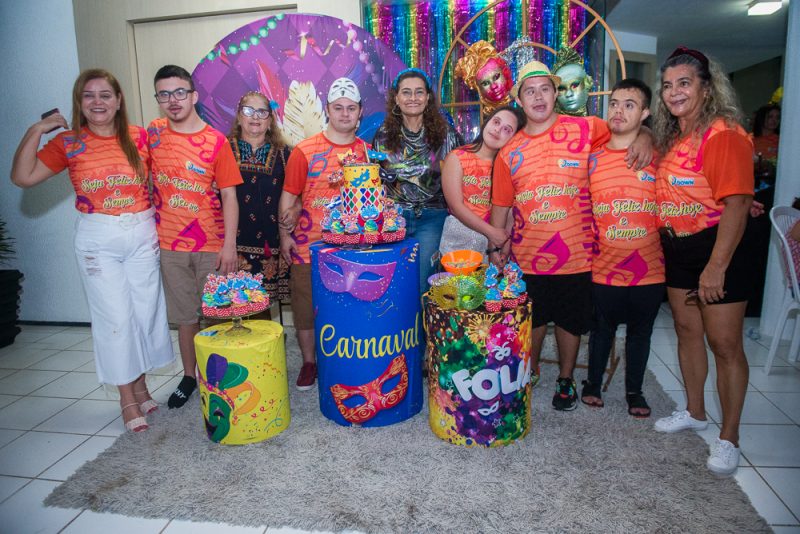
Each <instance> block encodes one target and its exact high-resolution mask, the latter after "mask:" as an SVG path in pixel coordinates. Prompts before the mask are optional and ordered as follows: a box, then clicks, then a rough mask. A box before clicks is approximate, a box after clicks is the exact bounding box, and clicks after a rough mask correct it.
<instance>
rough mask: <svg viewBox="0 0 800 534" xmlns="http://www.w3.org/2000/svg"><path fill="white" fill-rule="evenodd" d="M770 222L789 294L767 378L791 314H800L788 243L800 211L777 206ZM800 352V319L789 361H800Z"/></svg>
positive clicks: (771, 348) (799, 290) (775, 335)
mask: <svg viewBox="0 0 800 534" xmlns="http://www.w3.org/2000/svg"><path fill="white" fill-rule="evenodd" d="M769 219H770V221H772V227H773V228H774V229H775V234H774V237H775V238H777V241H776V243H777V244H778V248H779V253H780V256H781V268H782V269H783V279H784V288H785V291H784V295H783V303H782V304H781V311H780V314H779V315H778V320H777V322H776V323H775V331H774V332H773V333H772V344H770V346H769V354H768V355H767V363H766V364H765V365H764V374H767V375H768V374H769V372H770V369H771V368H772V361H773V360H774V359H775V353H776V352H777V351H778V344H779V343H780V341H781V336H782V335H783V330H784V328H785V327H786V321H788V320H789V314H790V313H792V312H793V311H796V310H797V311H800V288H798V285H797V268H796V267H795V264H794V260H793V259H792V249H791V248H790V247H789V241H788V239H791V238H790V237H788V236H789V231H790V230H791V229H792V227H793V226H794V225H795V223H797V221H799V220H800V210H796V209H794V208H792V207H789V206H775V207H774V208H772V211H770V212H769ZM798 348H800V316H799V317H797V319H796V320H795V324H794V333H793V335H792V343H791V346H790V347H789V354H788V356H787V359H791V360H792V361H797V350H798Z"/></svg>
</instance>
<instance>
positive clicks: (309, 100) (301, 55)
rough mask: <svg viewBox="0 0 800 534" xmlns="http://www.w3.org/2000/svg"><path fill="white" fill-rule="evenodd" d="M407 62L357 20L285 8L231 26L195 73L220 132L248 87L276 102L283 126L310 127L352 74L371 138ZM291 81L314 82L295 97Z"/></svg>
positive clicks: (202, 105)
mask: <svg viewBox="0 0 800 534" xmlns="http://www.w3.org/2000/svg"><path fill="white" fill-rule="evenodd" d="M404 68H405V65H404V64H403V62H402V61H401V60H400V58H399V57H398V56H397V55H396V54H395V53H394V52H393V51H392V50H391V49H390V48H389V47H388V46H387V45H385V44H384V43H382V42H380V41H379V40H378V39H376V38H375V37H373V36H372V35H371V34H370V33H368V32H367V31H366V30H364V29H362V28H360V27H358V26H356V25H354V24H350V23H347V22H344V21H342V20H341V19H337V18H334V17H328V16H322V15H299V14H287V15H275V16H272V17H267V18H263V19H260V20H256V21H254V22H252V23H250V24H248V25H246V26H242V27H241V28H239V29H237V30H236V31H234V32H232V33H230V34H229V35H228V36H226V37H225V38H224V39H222V40H221V41H219V43H217V44H216V45H215V46H214V48H213V50H211V51H210V52H209V53H208V54H207V55H206V56H205V57H203V58H202V59H201V60H200V62H199V64H198V65H197V67H196V68H195V70H194V72H193V73H192V78H193V79H194V81H195V85H196V87H197V91H198V95H199V101H198V111H199V113H200V115H201V116H202V117H203V119H204V120H205V121H206V122H208V123H209V124H211V125H212V126H214V127H215V128H217V129H218V130H220V131H222V132H225V133H227V132H228V131H229V130H230V127H231V124H232V122H233V117H234V114H235V112H236V105H237V104H238V102H239V98H240V97H241V96H242V95H243V94H244V93H246V92H247V91H261V92H262V93H264V94H265V95H267V97H269V98H270V99H272V100H274V101H275V102H277V104H278V106H279V107H278V109H277V110H276V116H277V119H278V121H279V122H280V123H281V124H283V125H284V132H286V133H291V132H292V131H297V129H298V128H299V127H300V126H297V125H298V124H300V125H305V128H306V132H305V134H308V133H309V129H310V128H311V126H309V124H311V123H314V122H315V121H316V120H317V117H316V114H315V111H314V110H315V109H318V104H321V105H322V106H324V105H325V103H326V101H325V98H326V96H327V92H328V87H329V86H330V84H331V82H333V81H334V80H335V79H336V78H339V77H342V76H347V77H348V78H351V79H352V80H353V81H355V83H356V84H357V85H358V88H359V90H360V91H361V98H362V104H363V107H364V116H363V119H362V121H361V125H360V127H359V130H358V135H359V136H360V137H362V138H363V139H365V140H367V141H371V140H372V136H373V135H374V132H375V130H376V129H377V128H378V126H380V124H381V123H382V122H383V116H384V111H385V103H386V94H385V93H386V88H387V87H389V84H390V83H391V81H392V80H393V79H394V77H395V76H396V74H397V73H398V72H400V71H401V70H402V69H404ZM293 81H294V82H300V83H301V84H302V83H305V82H310V83H311V84H313V85H312V86H310V87H309V86H308V85H307V84H306V87H309V88H308V90H307V91H305V92H300V91H296V92H295V93H292V98H290V85H291V83H292V82H293ZM313 93H316V97H317V98H318V102H314V101H313V100H314V95H313ZM288 100H294V102H290V101H288ZM320 111H321V110H320ZM319 120H322V118H321V117H319ZM292 125H295V128H294V130H292V127H291V126H292ZM287 130H288V132H287ZM313 133H316V132H313ZM294 141H296V139H294Z"/></svg>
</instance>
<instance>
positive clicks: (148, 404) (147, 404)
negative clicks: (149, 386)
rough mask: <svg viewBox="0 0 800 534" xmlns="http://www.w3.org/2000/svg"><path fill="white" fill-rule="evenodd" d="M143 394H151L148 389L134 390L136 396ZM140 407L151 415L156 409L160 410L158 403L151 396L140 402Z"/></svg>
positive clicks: (146, 413)
mask: <svg viewBox="0 0 800 534" xmlns="http://www.w3.org/2000/svg"><path fill="white" fill-rule="evenodd" d="M143 394H147V395H148V396H149V395H150V392H149V391H147V390H146V389H145V390H144V391H134V392H133V396H134V397H135V396H136V395H143ZM139 407H140V408H141V409H142V413H144V414H145V415H150V414H151V413H153V412H154V411H156V410H158V403H157V402H156V401H154V400H153V399H152V398H150V399H147V400H146V401H144V402H142V403H140V404H139Z"/></svg>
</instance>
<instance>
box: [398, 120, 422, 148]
mask: <svg viewBox="0 0 800 534" xmlns="http://www.w3.org/2000/svg"><path fill="white" fill-rule="evenodd" d="M400 134H401V135H402V136H403V145H404V146H403V152H404V153H406V154H408V152H419V151H420V150H421V149H422V148H424V147H425V127H424V126H423V127H422V128H420V129H419V131H418V132H412V131H411V130H409V129H408V128H406V127H405V126H401V127H400Z"/></svg>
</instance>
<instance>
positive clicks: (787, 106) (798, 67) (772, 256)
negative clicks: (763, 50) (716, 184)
mask: <svg viewBox="0 0 800 534" xmlns="http://www.w3.org/2000/svg"><path fill="white" fill-rule="evenodd" d="M798 54H800V2H797V1H795V2H792V3H790V4H789V26H788V31H787V32H786V53H785V54H784V56H783V57H785V58H795V59H794V60H789V61H786V62H785V66H784V72H783V102H782V103H781V108H782V109H781V113H782V119H781V144H780V146H779V147H778V153H779V154H781V157H780V158H778V179H777V180H776V185H775V205H776V206H790V205H791V204H792V200H793V199H794V197H797V196H800V161H798V160H797V158H796V157H789V156H793V155H794V154H793V153H794V151H795V150H797V147H798V146H800V62H798V61H797V59H796V58H797V56H798ZM780 265H781V264H780V258H779V257H778V253H777V249H776V248H775V245H774V237H773V244H772V245H771V246H770V252H769V264H768V266H767V283H766V286H765V288H764V301H763V307H762V312H761V323H760V331H761V334H762V335H764V336H767V337H771V336H772V332H773V331H774V329H775V322H776V321H777V320H778V312H779V311H780V303H781V301H782V299H783V294H784V285H783V274H782V272H781V267H780ZM792 326H793V323H790V324H789V325H788V326H787V328H786V330H785V331H784V332H785V334H784V336H783V337H784V338H787V339H788V338H789V337H790V336H791V333H792V331H793V330H792ZM779 354H780V353H779Z"/></svg>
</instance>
